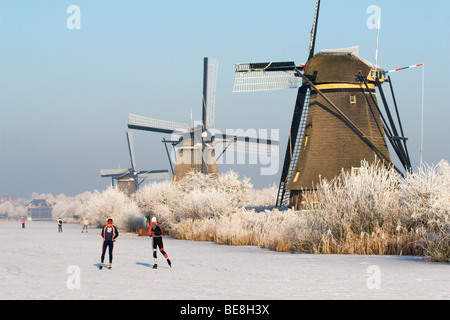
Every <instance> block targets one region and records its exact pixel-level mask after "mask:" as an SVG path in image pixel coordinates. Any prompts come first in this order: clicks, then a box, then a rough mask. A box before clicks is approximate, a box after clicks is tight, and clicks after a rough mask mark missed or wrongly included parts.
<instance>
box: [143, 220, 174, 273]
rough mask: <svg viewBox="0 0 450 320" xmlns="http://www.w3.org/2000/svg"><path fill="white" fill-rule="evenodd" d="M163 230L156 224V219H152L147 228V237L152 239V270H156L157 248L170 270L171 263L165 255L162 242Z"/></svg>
mask: <svg viewBox="0 0 450 320" xmlns="http://www.w3.org/2000/svg"><path fill="white" fill-rule="evenodd" d="M162 234H163V230H162V228H161V226H160V225H159V224H158V223H156V217H153V218H152V224H151V225H150V227H149V228H148V236H149V237H152V238H153V259H154V260H155V264H154V265H153V269H156V268H158V259H157V258H156V247H159V251H160V252H161V254H162V255H163V256H164V258H166V259H167V263H168V264H169V266H170V267H171V268H172V263H171V262H170V259H169V258H168V257H167V253H166V252H165V251H164V246H163V240H162Z"/></svg>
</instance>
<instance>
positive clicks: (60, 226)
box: [58, 217, 62, 232]
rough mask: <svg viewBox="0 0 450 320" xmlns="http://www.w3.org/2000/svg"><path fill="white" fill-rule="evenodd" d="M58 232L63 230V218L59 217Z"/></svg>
mask: <svg viewBox="0 0 450 320" xmlns="http://www.w3.org/2000/svg"><path fill="white" fill-rule="evenodd" d="M58 232H62V219H61V217H59V219H58Z"/></svg>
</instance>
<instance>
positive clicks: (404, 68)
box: [381, 63, 424, 74]
mask: <svg viewBox="0 0 450 320" xmlns="http://www.w3.org/2000/svg"><path fill="white" fill-rule="evenodd" d="M423 65H424V64H423V63H419V64H415V65H413V66H409V67H403V68H398V69H392V70H389V71H384V72H382V73H381V74H386V73H392V72H397V71H401V70H406V69H410V68H416V67H421V66H423Z"/></svg>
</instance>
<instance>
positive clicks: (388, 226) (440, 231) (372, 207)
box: [298, 161, 450, 261]
mask: <svg viewBox="0 0 450 320" xmlns="http://www.w3.org/2000/svg"><path fill="white" fill-rule="evenodd" d="M449 171H450V170H449V165H448V163H447V162H446V161H442V162H441V163H440V164H438V165H437V166H436V167H430V166H422V167H421V168H420V169H419V171H418V173H411V174H408V175H407V177H406V178H405V179H402V178H400V177H399V176H398V175H397V174H396V173H395V171H393V170H391V169H386V168H385V167H384V166H381V165H380V164H379V163H373V164H368V163H367V162H363V163H362V166H361V171H360V176H359V177H355V176H352V175H351V174H350V173H346V172H343V173H342V174H341V175H340V176H339V177H337V178H336V179H334V180H332V181H326V180H322V181H321V182H320V184H319V185H318V190H317V191H316V192H314V193H313V194H312V195H311V198H312V199H314V200H319V202H320V209H319V210H314V211H311V212H313V214H311V213H308V215H309V218H308V226H307V227H305V228H303V229H300V230H299V231H298V232H299V238H301V239H311V240H312V241H309V242H308V243H309V245H308V246H306V247H307V248H308V251H311V252H319V253H350V254H351V253H359V254H412V255H424V256H427V257H430V259H432V260H439V261H448V260H449V251H450V249H449V247H450V243H449V239H450V227H449V209H450V202H449V200H450V199H449V196H450V174H449ZM310 209H312V208H310Z"/></svg>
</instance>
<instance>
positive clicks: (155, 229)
mask: <svg viewBox="0 0 450 320" xmlns="http://www.w3.org/2000/svg"><path fill="white" fill-rule="evenodd" d="M162 234H163V229H162V228H161V226H160V225H159V224H158V223H157V222H152V224H151V225H150V227H149V228H148V236H149V237H161V236H162Z"/></svg>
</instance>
